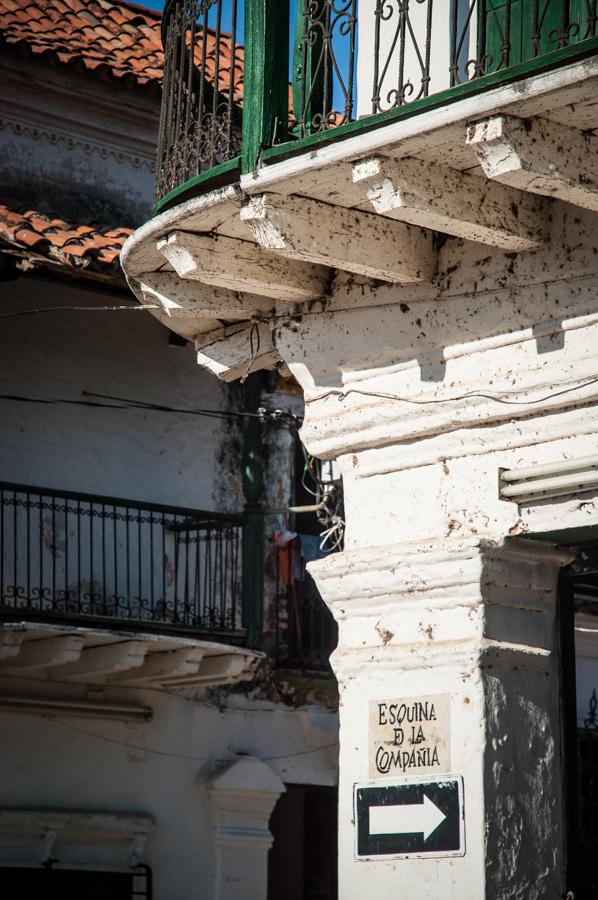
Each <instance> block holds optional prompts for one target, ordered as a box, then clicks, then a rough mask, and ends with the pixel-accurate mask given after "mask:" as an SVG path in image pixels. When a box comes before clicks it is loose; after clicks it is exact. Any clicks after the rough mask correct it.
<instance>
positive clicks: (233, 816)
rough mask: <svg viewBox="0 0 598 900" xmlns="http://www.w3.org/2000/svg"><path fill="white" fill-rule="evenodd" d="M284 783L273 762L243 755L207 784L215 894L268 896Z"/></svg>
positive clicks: (250, 898) (220, 898)
mask: <svg viewBox="0 0 598 900" xmlns="http://www.w3.org/2000/svg"><path fill="white" fill-rule="evenodd" d="M285 790H286V789H285V786H284V784H283V783H282V781H281V780H280V778H279V777H278V775H276V774H275V773H274V772H273V771H272V769H270V767H269V766H267V765H266V764H265V763H263V762H261V760H259V759H256V758H254V757H249V756H248V757H241V758H239V760H237V761H235V762H233V763H231V764H230V765H228V766H227V767H226V768H225V769H223V770H222V771H221V772H219V773H218V774H217V775H215V776H214V777H213V778H212V779H210V782H209V784H208V792H209V795H210V800H211V803H212V807H213V810H214V817H215V835H214V844H215V848H216V884H215V891H214V898H215V900H266V897H267V893H268V850H269V849H270V846H271V845H272V835H271V834H270V830H269V828H268V823H269V820H270V815H271V814H272V810H273V809H274V805H275V804H276V801H277V800H278V798H279V797H280V795H281V794H282V793H283V792H284V791H285Z"/></svg>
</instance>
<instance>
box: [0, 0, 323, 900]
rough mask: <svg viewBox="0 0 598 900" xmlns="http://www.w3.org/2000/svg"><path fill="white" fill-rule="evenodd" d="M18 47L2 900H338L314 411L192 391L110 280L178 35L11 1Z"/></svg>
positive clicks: (5, 420) (9, 304)
mask: <svg viewBox="0 0 598 900" xmlns="http://www.w3.org/2000/svg"><path fill="white" fill-rule="evenodd" d="M0 35H1V37H2V44H3V52H2V58H1V61H0V69H1V73H2V75H1V84H0V149H1V152H0V280H1V292H0V415H1V423H2V424H1V427H0V735H1V736H0V759H1V762H2V765H1V766H0V896H2V898H3V900H12V898H17V897H19V898H22V897H25V896H27V897H29V896H43V897H48V898H49V897H60V898H67V897H77V898H78V900H84V898H91V897H94V898H99V897H105V898H108V897H110V898H111V900H117V898H118V900H120V898H123V900H124V898H131V897H136V898H141V897H144V898H151V897H153V898H154V900H192V898H198V900H199V898H206V900H211V898H213V900H216V898H219V900H226V898H231V900H232V898H235V900H241V898H245V900H258V898H263V900H266V898H268V897H269V898H275V897H280V896H281V895H282V893H281V892H282V890H283V887H282V886H284V891H285V893H286V895H287V896H288V897H291V898H294V900H303V898H304V897H308V896H309V897H316V896H317V897H322V898H324V897H326V898H331V900H332V898H334V897H336V866H335V856H336V833H337V829H336V798H337V790H336V781H337V756H338V738H337V735H338V726H337V713H336V706H337V700H336V683H335V680H334V678H333V676H332V674H331V673H330V671H329V668H328V654H329V652H330V650H331V649H332V647H333V646H334V641H335V626H334V623H333V620H332V617H331V615H330V614H329V612H328V610H327V609H326V607H325V606H324V605H323V604H322V602H321V600H320V598H319V595H318V594H317V592H316V591H315V589H314V588H313V583H311V582H310V581H309V578H306V577H305V575H304V572H303V563H302V560H301V558H300V553H299V550H300V547H301V546H302V544H301V540H303V544H305V546H307V545H308V544H309V543H310V541H309V540H308V538H312V536H313V535H312V533H313V531H314V530H317V529H316V525H317V520H316V517H315V512H314V507H316V506H317V505H318V502H319V501H314V499H313V498H307V499H306V497H305V496H303V493H302V492H303V491H304V488H303V487H302V482H303V484H304V486H307V488H308V489H309V490H314V491H315V492H316V493H318V491H320V495H321V496H324V494H322V490H323V489H322V488H321V486H320V479H319V475H318V473H316V472H315V470H314V474H313V476H312V474H311V471H310V472H305V473H304V472H303V471H302V470H303V466H304V462H303V457H302V456H300V455H299V452H300V451H299V452H298V448H299V444H298V442H297V440H296V431H297V422H298V421H299V419H300V417H301V416H302V414H303V403H302V399H301V396H300V393H299V392H298V391H297V390H293V387H292V379H289V378H288V377H287V378H286V379H285V378H283V377H278V378H275V377H272V376H260V375H253V376H251V377H250V378H248V380H247V381H246V383H245V384H244V385H243V386H241V387H240V386H238V385H226V384H223V383H221V382H219V381H218V380H217V379H215V378H214V377H213V376H212V375H210V374H208V373H206V372H204V371H202V370H201V369H200V368H198V367H197V365H196V360H195V352H194V348H193V346H192V344H191V343H189V342H188V341H187V340H185V339H184V338H181V337H180V336H179V334H177V333H175V332H177V331H180V332H182V334H183V335H184V336H186V337H189V336H193V334H194V329H193V328H192V329H191V330H186V329H185V328H184V327H183V328H179V327H177V328H176V329H172V327H171V326H172V323H171V320H170V317H169V315H168V312H164V313H160V310H159V309H157V308H156V301H154V302H149V303H148V305H150V306H151V307H152V313H154V314H158V318H155V317H154V315H152V314H151V313H150V312H148V311H146V310H143V309H140V308H139V305H138V304H137V302H136V300H135V298H134V297H133V296H132V295H131V293H130V290H129V289H128V287H127V285H126V282H125V279H124V276H123V274H122V271H121V270H120V267H119V261H118V255H119V252H120V250H121V248H122V245H123V242H124V240H125V238H126V237H127V236H128V235H130V234H131V233H132V230H133V228H134V227H135V226H136V225H137V224H139V223H140V222H141V221H143V220H144V218H147V217H148V216H149V215H150V210H151V205H152V191H153V182H154V162H155V153H156V139H157V133H158V125H159V118H160V87H161V78H162V64H163V56H162V47H161V42H160V17H159V15H158V14H156V13H153V12H151V11H149V10H144V9H142V8H140V7H138V6H135V5H134V4H128V3H125V2H123V3H120V2H112V0H69V2H66V0H65V2H61V0H56V2H49V0H48V2H46V0H32V2H31V3H29V4H27V5H24V4H16V5H15V4H14V3H12V2H8V0H2V2H0ZM221 44H222V47H224V38H223V39H222V41H221ZM207 90H208V91H209V90H210V87H209V81H208V86H207ZM207 315H208V316H211V315H212V314H211V312H208V313H207ZM211 321H212V322H213V323H214V324H219V320H218V319H216V320H214V319H213V318H211ZM260 407H264V409H265V412H258V409H259V408H260ZM275 410H282V413H278V412H277V413H274V414H271V413H272V411H275ZM296 417H299V419H297V418H296ZM298 460H300V464H299V462H298ZM324 493H325V494H326V495H328V494H329V489H328V488H327V489H326V490H325V491H324ZM297 505H298V506H300V507H301V506H311V508H312V509H311V511H308V512H307V513H303V514H300V515H302V516H303V518H300V515H296V516H295V515H294V513H293V512H292V511H291V510H290V507H293V506H297ZM304 533H305V535H304V539H302V538H301V537H300V535H303V534H304ZM273 534H276V535H277V538H276V541H277V546H276V547H275V546H274V544H273V543H272V540H271V538H272V535H273ZM289 881H290V883H291V884H290V887H289V886H288V883H289ZM317 891H319V893H317Z"/></svg>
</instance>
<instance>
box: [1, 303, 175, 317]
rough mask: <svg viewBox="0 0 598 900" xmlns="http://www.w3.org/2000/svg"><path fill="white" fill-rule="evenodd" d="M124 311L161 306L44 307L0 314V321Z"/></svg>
mask: <svg viewBox="0 0 598 900" xmlns="http://www.w3.org/2000/svg"><path fill="white" fill-rule="evenodd" d="M125 309H126V310H138V309H161V306H160V304H159V303H151V304H150V303H136V304H132V303H131V304H129V306H45V307H43V308H41V309H19V310H14V311H13V312H5V313H0V319H17V318H19V317H20V316H36V315H39V314H40V313H48V312H71V311H73V312H117V311H121V310H125Z"/></svg>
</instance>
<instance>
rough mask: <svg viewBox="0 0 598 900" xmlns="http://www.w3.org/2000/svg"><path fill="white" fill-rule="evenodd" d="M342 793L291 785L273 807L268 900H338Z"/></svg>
mask: <svg viewBox="0 0 598 900" xmlns="http://www.w3.org/2000/svg"><path fill="white" fill-rule="evenodd" d="M337 805H338V789H337V788H335V787H319V786H315V785H304V784H289V785H287V789H286V792H285V793H284V794H283V795H282V796H281V798H280V800H279V801H278V803H277V804H276V806H275V807H274V812H273V813H272V817H271V819H270V831H271V832H272V836H273V837H274V843H273V845H272V847H271V849H270V852H269V854H268V900H280V898H281V897H284V898H285V900H337V897H338V887H337V844H338V841H337V832H338V824H337V823H338V813H337Z"/></svg>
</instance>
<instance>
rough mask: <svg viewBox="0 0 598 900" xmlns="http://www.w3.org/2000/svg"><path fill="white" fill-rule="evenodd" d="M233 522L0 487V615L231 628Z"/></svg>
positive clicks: (237, 608)
mask: <svg viewBox="0 0 598 900" xmlns="http://www.w3.org/2000/svg"><path fill="white" fill-rule="evenodd" d="M242 528H243V525H242V517H240V516H233V515H224V514H218V513H210V512H203V511H199V510H192V509H181V508H178V507H174V506H173V507H171V506H161V505H158V504H147V503H146V504H143V503H138V502H136V501H131V500H121V499H114V498H110V497H101V496H94V495H91V494H79V493H74V492H72V491H56V490H48V489H44V488H38V487H29V486H27V485H17V484H9V483H6V482H0V619H4V620H7V619H21V618H26V619H34V620H39V621H61V622H67V623H77V622H84V621H87V622H95V623H98V622H100V621H102V622H106V623H109V624H111V625H125V626H126V627H128V628H130V627H143V628H152V627H157V628H158V629H159V630H170V629H187V630H193V631H195V632H204V631H208V632H222V631H225V632H227V633H228V634H230V633H232V632H239V631H240V629H241V624H242V623H241V618H242V609H241V606H242V580H241V540H242Z"/></svg>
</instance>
